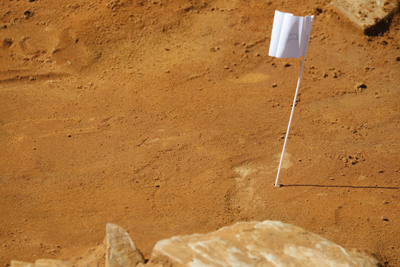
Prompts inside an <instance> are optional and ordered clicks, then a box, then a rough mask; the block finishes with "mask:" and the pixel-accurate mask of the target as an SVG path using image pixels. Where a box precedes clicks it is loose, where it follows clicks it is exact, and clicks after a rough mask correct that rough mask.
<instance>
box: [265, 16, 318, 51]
mask: <svg viewBox="0 0 400 267" xmlns="http://www.w3.org/2000/svg"><path fill="white" fill-rule="evenodd" d="M313 19H314V16H305V17H299V16H293V14H290V13H285V12H280V11H278V10H275V16H274V24H273V25H272V34H271V43H270V47H269V53H268V54H269V55H270V56H272V57H278V58H299V57H300V56H304V55H305V54H306V51H307V46H308V40H309V38H310V32H311V26H312V22H313Z"/></svg>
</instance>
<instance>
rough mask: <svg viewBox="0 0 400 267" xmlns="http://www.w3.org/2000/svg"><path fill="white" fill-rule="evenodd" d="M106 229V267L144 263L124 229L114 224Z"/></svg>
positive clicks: (123, 266) (122, 266) (125, 266)
mask: <svg viewBox="0 0 400 267" xmlns="http://www.w3.org/2000/svg"><path fill="white" fill-rule="evenodd" d="M106 229H107V249H106V267H133V266H136V265H138V264H139V263H144V259H143V256H142V254H141V253H140V251H139V250H137V249H136V247H135V244H134V243H133V241H132V239H131V237H130V236H129V234H128V233H127V232H126V231H125V230H124V229H122V228H121V227H119V226H118V225H115V224H112V223H108V224H107V227H106ZM35 267H36V266H35Z"/></svg>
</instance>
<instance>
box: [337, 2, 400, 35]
mask: <svg viewBox="0 0 400 267" xmlns="http://www.w3.org/2000/svg"><path fill="white" fill-rule="evenodd" d="M332 5H333V6H335V7H336V8H337V9H338V10H339V11H340V12H342V13H343V14H344V15H345V16H346V17H348V18H349V19H350V20H351V21H353V22H354V23H355V25H357V26H358V27H359V28H361V29H362V30H363V31H364V33H365V34H367V35H377V34H379V33H381V32H384V31H386V30H387V29H388V27H389V24H390V21H391V18H392V17H393V15H394V13H395V12H396V10H398V6H399V3H398V0H336V1H334V2H332Z"/></svg>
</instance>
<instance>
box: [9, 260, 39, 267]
mask: <svg viewBox="0 0 400 267" xmlns="http://www.w3.org/2000/svg"><path fill="white" fill-rule="evenodd" d="M34 266H35V264H34V263H31V262H24V261H11V265H10V267H34Z"/></svg>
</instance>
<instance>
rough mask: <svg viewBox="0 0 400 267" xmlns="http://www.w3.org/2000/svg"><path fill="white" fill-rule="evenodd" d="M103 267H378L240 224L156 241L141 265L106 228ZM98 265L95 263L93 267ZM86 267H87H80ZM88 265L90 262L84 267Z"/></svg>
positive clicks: (305, 236)
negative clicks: (210, 231)
mask: <svg viewBox="0 0 400 267" xmlns="http://www.w3.org/2000/svg"><path fill="white" fill-rule="evenodd" d="M106 242H107V247H106V251H105V253H106V263H105V264H106V266H107V267H122V266H123V267H131V266H140V267H165V266H168V267H181V266H192V267H196V266H217V267H225V266H226V267H228V266H249V267H251V266H282V267H285V266H365V267H369V266H378V265H377V264H378V262H377V261H376V260H374V259H371V258H369V257H366V256H364V255H361V254H358V253H355V252H349V251H346V250H345V249H344V248H342V247H340V246H339V245H337V244H335V243H333V242H331V241H329V240H327V239H325V238H323V237H321V236H319V235H316V234H313V233H311V232H308V231H306V230H304V229H302V228H300V227H296V226H293V225H290V224H285V223H282V222H277V221H264V222H240V223H236V224H235V225H232V226H229V227H223V228H221V229H219V230H217V231H215V232H212V233H209V234H203V235H200V234H194V235H189V236H176V237H172V238H170V239H165V240H161V241H159V242H158V243H157V244H156V245H155V247H154V249H153V252H152V254H151V257H150V260H149V261H148V262H147V264H145V263H144V260H143V256H142V254H141V253H140V252H139V250H137V249H136V248H135V245H134V243H133V241H132V239H131V238H130V236H129V234H128V233H127V232H126V231H125V230H124V229H122V228H121V227H119V226H117V225H115V224H107V237H106ZM84 265H86V264H82V262H81V263H78V264H70V263H67V262H62V261H57V260H37V261H36V262H35V263H34V264H33V263H26V262H18V261H12V262H11V267H28V266H29V267H72V266H77V267H79V266H84ZM99 265H103V264H101V263H100V262H97V266H99ZM86 266H88V265H86ZM90 266H96V265H93V262H92V263H91V264H90Z"/></svg>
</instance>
